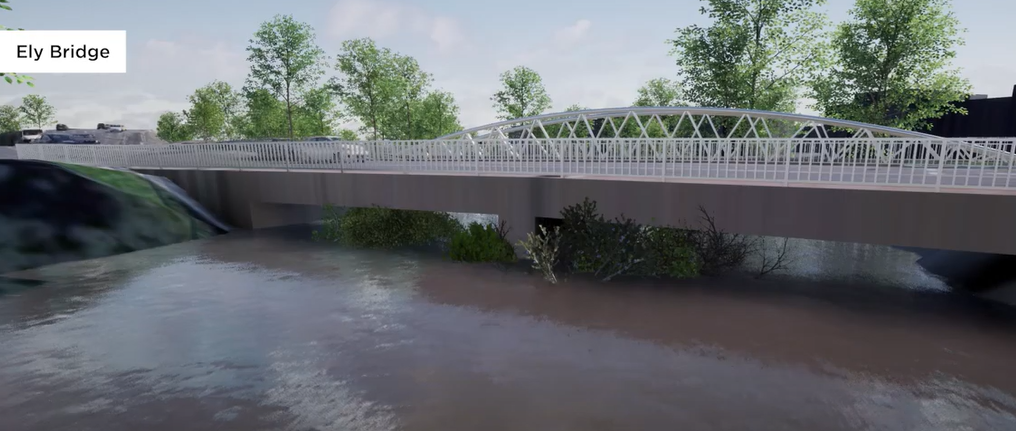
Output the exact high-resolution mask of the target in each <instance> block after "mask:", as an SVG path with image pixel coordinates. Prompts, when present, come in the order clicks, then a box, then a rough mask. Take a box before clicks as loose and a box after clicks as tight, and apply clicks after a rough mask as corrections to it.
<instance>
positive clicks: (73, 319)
mask: <svg viewBox="0 0 1016 431" xmlns="http://www.w3.org/2000/svg"><path fill="white" fill-rule="evenodd" d="M305 238H307V234H306V232H305V231H303V230H301V229H282V230H274V231H263V232H256V233H252V232H235V233H231V234H228V235H225V236H221V237H216V238H211V239H208V240H201V241H193V242H189V243H184V244H177V245H172V246H168V247H162V248H159V249H153V250H146V251H142V252H137V253H132V254H128V255H121V256H114V257H109V258H103V259H96V260H91V261H84V262H74V263H66V264H60V265H55V266H50V267H46V268H41V269H37V270H32V271H26V272H23V273H20V274H18V276H19V277H22V278H31V279H35V280H38V285H33V286H20V287H19V286H10V285H8V286H5V287H3V289H5V291H4V293H3V294H0V430H4V431H31V430H59V429H73V430H76V431H87V430H97V431H119V430H131V431H134V430H141V429H144V430H152V431H158V430H167V431H169V430H172V431H176V430H188V431H200V430H243V431H253V430H301V431H302V430H317V431H325V430H395V429H402V430H427V431H430V430H434V431H437V430H440V431H457V430H527V431H533V430H583V431H590V430H615V429H616V430H643V429H644V430H664V429H675V430H738V431H741V430H778V429H779V430H807V431H817V430H858V429H860V430H908V431H909V430H921V431H934V430H949V431H958V430H1013V429H1016V417H1014V412H1016V399H1014V395H1016V370H1014V369H1013V367H1014V366H1016V365H1014V363H1013V358H1016V331H1014V329H1016V323H1014V322H1016V318H1014V314H1013V313H1012V311H1011V309H1009V308H1005V307H1001V306H991V305H986V304H984V303H982V302H979V301H975V300H970V299H968V298H964V297H962V296H957V295H953V294H947V293H933V292H932V291H937V290H941V286H939V285H935V282H936V280H935V279H934V278H932V277H928V276H927V275H925V274H923V273H922V272H921V271H920V270H919V268H917V266H916V265H914V264H913V259H914V256H913V255H911V254H909V253H904V252H900V251H897V250H893V249H889V248H884V247H881V248H878V247H862V246H851V245H838V244H826V245H821V244H818V243H811V245H810V246H799V247H797V248H798V249H799V250H798V259H797V260H796V263H795V265H796V266H795V268H796V269H793V270H792V272H794V271H796V272H797V273H798V276H795V277H793V278H786V277H783V278H780V277H776V278H772V279H769V280H765V279H763V280H760V281H755V280H748V279H741V278H737V277H734V278H725V279H700V280H688V281H682V282H677V283H675V282H662V281H622V282H615V283H609V284H602V283H597V282H592V281H584V280H569V281H568V282H566V283H563V284H560V285H548V284H546V283H544V282H543V281H542V280H540V278H539V277H538V276H535V275H527V274H523V273H520V272H518V271H502V270H499V269H497V268H494V267H490V266H485V265H475V266H471V265H464V264H457V263H453V262H447V261H442V260H441V259H439V258H436V257H433V256H428V255H425V254H417V253H412V252H401V253H391V252H378V251H364V250H348V249H343V248H340V247H336V246H333V245H330V244H320V243H313V242H310V241H308V240H306V239H305ZM816 244H818V245H816ZM805 245H807V244H805ZM856 262H861V263H856ZM864 262H868V263H867V264H866V263H864ZM856 265H862V266H864V265H867V266H865V267H863V268H858V267H856ZM858 271H860V272H863V273H866V275H865V274H862V275H861V276H859V277H855V276H850V274H855V273H857V272H858ZM822 274H826V275H822ZM829 274H831V275H829ZM802 276H803V277H802ZM802 278H805V279H802ZM878 280H882V281H887V283H888V284H895V285H898V286H896V287H892V288H887V287H880V285H882V284H887V283H882V282H878ZM923 285H927V286H924V287H925V288H922V286H923Z"/></svg>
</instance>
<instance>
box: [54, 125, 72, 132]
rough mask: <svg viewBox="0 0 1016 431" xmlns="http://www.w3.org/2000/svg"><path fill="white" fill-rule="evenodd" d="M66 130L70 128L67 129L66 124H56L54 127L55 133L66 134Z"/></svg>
mask: <svg viewBox="0 0 1016 431" xmlns="http://www.w3.org/2000/svg"><path fill="white" fill-rule="evenodd" d="M67 130H70V128H69V127H67V125H66V124H57V125H56V131H57V132H66V131H67Z"/></svg>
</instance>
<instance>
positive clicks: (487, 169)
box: [17, 138, 1016, 190]
mask: <svg viewBox="0 0 1016 431" xmlns="http://www.w3.org/2000/svg"><path fill="white" fill-rule="evenodd" d="M1014 146H1016V138H998V139H984V138H971V139H920V138H915V139H903V138H891V139H888V138H887V139H867V138H851V139H757V138H756V139H750V138H749V139H521V140H512V139H490V140H429V141H368V142H248V143H212V144H186V145H184V144H169V145H49V144H19V145H18V146H17V151H18V157H19V158H21V159H36V160H46V161H55V162H65V163H76V164H82V165H91V166H105V167H121V168H154V169H188V168H199V169H249V170H263V169H284V170H300V169H313V170H338V171H395V172H403V173H416V172H434V173H437V172H444V173H474V174H477V175H553V176H558V175H560V176H607V177H610V176H618V177H622V176H623V177H651V178H654V179H656V178H659V179H660V180H667V179H690V180H694V179H708V180H739V181H762V182H777V183H783V184H791V183H794V184H797V183H839V184H868V185H889V186H892V185H897V186H907V187H912V186H922V187H929V188H934V189H936V190H937V189H941V188H943V187H948V188H978V189H999V188H1016V178H1014V172H1013V164H1014V158H1016V155H1014V153H1013V150H1014Z"/></svg>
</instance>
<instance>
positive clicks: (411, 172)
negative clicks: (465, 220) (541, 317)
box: [17, 107, 1016, 254]
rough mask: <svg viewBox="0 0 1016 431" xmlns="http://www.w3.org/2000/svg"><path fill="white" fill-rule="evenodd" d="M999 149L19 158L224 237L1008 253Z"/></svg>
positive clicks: (495, 141)
mask: <svg viewBox="0 0 1016 431" xmlns="http://www.w3.org/2000/svg"><path fill="white" fill-rule="evenodd" d="M1014 145H1016V139H1014V138H999V139H984V138H976V139H974V138H971V139H945V138H939V137H935V136H931V135H927V134H923V133H916V132H910V131H905V130H899V129H893V128H888V127H881V126H875V125H870V124H863V123H856V122H850V121H843V120H835V119H827V118H820V117H812V116H804V115H796V114H786V113H774V112H764V111H749V110H732V109H716V108H678V107H664V108H617V109H598V110H586V111H575V112H565V113H555V114H547V115H540V116H535V117H529V118H521V119H515V120H510V121H503V122H498V123H494V124H490V125H485V126H481V127H477V128H472V129H468V130H463V131H461V132H457V133H454V134H451V135H447V136H442V137H439V138H436V139H432V140H419V141H367V142H330V141H325V142H246V143H209V144H189V145H175V144H170V145H144V146H102V145H34V144H26V145H19V146H18V147H17V151H18V155H19V158H22V159H37V160H47V161H56V162H65V163H78V164H85V165H92V166H105V167H119V168H130V169H134V170H137V171H140V172H144V173H149V174H155V175H161V176H165V177H168V178H170V179H172V180H173V181H175V182H177V183H178V184H179V185H180V186H181V187H183V188H184V189H185V190H187V191H188V192H189V193H190V194H191V195H192V196H194V197H195V198H196V199H197V200H198V201H199V202H201V203H202V204H204V205H205V206H207V207H208V208H209V209H211V210H213V211H216V212H218V213H219V214H220V215H221V216H223V217H224V218H225V219H226V220H227V221H230V222H232V223H234V224H236V225H238V226H240V227H250V228H257V227H268V226H274V225H280V224H288V223H296V222H303V221H310V220H313V219H314V218H316V217H318V216H319V215H320V210H319V208H320V206H321V205H323V204H326V203H330V204H335V205H340V206H351V207H356V206H369V205H374V204H377V205H383V206H389V207H393V208H404V209H420V210H433V211H454V212H478V213H488V214H498V215H499V216H501V217H503V218H506V219H507V220H509V223H510V224H511V225H512V227H513V232H514V236H515V238H516V239H518V238H521V237H524V235H525V232H528V231H532V230H533V226H534V222H533V220H534V219H535V218H536V217H555V216H557V213H558V211H559V210H560V209H561V207H563V206H565V205H569V204H572V203H575V202H578V201H581V200H582V199H583V198H584V197H589V198H591V199H595V200H597V201H598V203H599V204H600V206H601V208H602V209H603V210H604V212H605V214H606V215H608V216H614V215H619V214H621V213H624V214H625V215H627V216H629V217H633V218H635V219H636V220H639V221H643V222H652V223H665V224H678V223H681V222H685V221H694V220H695V219H696V218H697V214H696V212H697V211H698V207H699V206H700V205H701V206H703V207H705V208H706V209H708V210H709V211H710V212H711V213H712V214H713V215H714V216H715V217H716V221H717V223H718V225H719V226H720V227H722V228H724V229H726V230H728V231H731V232H737V233H744V234H757V235H773V236H790V237H798V238H811V239H822V240H833V241H848V242H866V243H877V244H887V245H901V246H912V247H928V248H941V249H953V250H965V251H981V252H992V253H1004V254H1016V223H1013V222H1012V221H1013V220H1016V198H1014V196H1016V175H1014V172H1013V164H1014V161H1016V160H1014V159H1016V155H1014V152H1013V151H1014Z"/></svg>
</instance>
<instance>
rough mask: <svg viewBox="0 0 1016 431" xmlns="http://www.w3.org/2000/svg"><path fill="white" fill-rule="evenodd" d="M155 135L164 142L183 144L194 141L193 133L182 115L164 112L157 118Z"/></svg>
mask: <svg viewBox="0 0 1016 431" xmlns="http://www.w3.org/2000/svg"><path fill="white" fill-rule="evenodd" d="M155 135H156V136H158V137H159V139H162V140H164V141H166V142H183V141H189V140H191V139H194V133H193V131H192V130H191V128H190V127H189V126H188V125H187V120H186V118H185V117H184V115H183V114H180V113H177V112H164V113H163V114H162V115H160V116H159V121H158V124H157V125H156V128H155Z"/></svg>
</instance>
